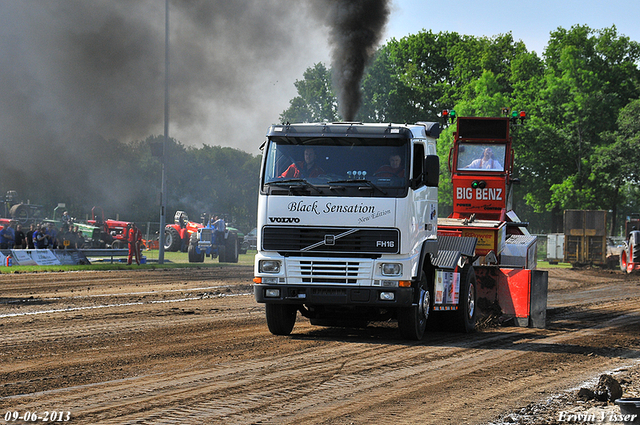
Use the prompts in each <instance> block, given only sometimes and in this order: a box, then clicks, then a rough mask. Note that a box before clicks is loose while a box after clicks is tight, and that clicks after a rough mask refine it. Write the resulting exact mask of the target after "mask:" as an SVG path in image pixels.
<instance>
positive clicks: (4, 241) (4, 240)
mask: <svg viewBox="0 0 640 425" xmlns="http://www.w3.org/2000/svg"><path fill="white" fill-rule="evenodd" d="M8 229H9V225H8V224H3V225H2V230H0V249H9V239H10V238H11V232H10V231H9V230H8ZM12 242H13V240H12Z"/></svg>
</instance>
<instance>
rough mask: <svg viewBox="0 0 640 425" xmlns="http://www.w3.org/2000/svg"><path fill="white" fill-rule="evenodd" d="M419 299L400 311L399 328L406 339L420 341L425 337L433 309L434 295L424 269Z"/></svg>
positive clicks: (419, 285) (419, 286)
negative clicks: (414, 303)
mask: <svg viewBox="0 0 640 425" xmlns="http://www.w3.org/2000/svg"><path fill="white" fill-rule="evenodd" d="M418 288H419V289H418V290H419V292H418V299H417V302H416V305H412V306H411V307H406V308H403V309H401V310H400V311H399V312H398V328H400V335H402V337H403V338H404V339H411V340H415V341H419V340H421V339H422V338H423V337H424V331H425V329H426V328H427V319H429V312H430V311H431V305H432V302H433V301H432V299H431V298H432V295H431V290H430V288H429V282H428V281H427V275H426V274H425V272H424V271H423V272H422V273H421V276H420V282H419V284H418Z"/></svg>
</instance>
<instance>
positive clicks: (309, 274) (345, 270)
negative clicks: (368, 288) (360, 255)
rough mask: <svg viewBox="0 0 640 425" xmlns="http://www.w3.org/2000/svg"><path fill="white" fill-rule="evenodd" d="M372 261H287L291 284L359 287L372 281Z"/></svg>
mask: <svg viewBox="0 0 640 425" xmlns="http://www.w3.org/2000/svg"><path fill="white" fill-rule="evenodd" d="M372 264H373V263H372V262H371V261H366V260H365V261H330V260H297V259H295V260H294V259H288V260H287V272H288V275H289V282H288V283H290V284H302V283H315V284H341V285H359V284H360V283H363V284H364V283H366V282H370V281H371V276H372V273H371V267H372Z"/></svg>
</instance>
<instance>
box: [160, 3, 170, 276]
mask: <svg viewBox="0 0 640 425" xmlns="http://www.w3.org/2000/svg"><path fill="white" fill-rule="evenodd" d="M164 15H165V23H164V140H163V141H162V183H161V185H160V235H159V236H160V240H159V242H160V246H159V247H158V264H164V227H165V225H166V212H167V175H166V162H167V161H166V157H167V155H166V154H167V144H168V142H169V0H165V11H164Z"/></svg>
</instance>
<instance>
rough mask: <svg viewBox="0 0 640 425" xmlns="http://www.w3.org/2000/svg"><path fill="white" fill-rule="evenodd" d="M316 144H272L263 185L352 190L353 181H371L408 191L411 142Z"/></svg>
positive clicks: (365, 141)
mask: <svg viewBox="0 0 640 425" xmlns="http://www.w3.org/2000/svg"><path fill="white" fill-rule="evenodd" d="M317 140H318V141H317V142H316V143H311V144H310V143H305V144H293V143H291V141H290V140H286V141H274V140H272V141H271V142H270V143H269V144H268V146H267V151H266V153H265V154H266V161H265V168H264V179H263V183H264V184H265V185H267V186H272V185H278V186H282V185H286V183H287V182H288V181H290V182H291V183H292V184H294V183H295V184H298V185H300V183H301V181H304V184H305V186H307V187H308V185H312V186H313V187H320V186H323V185H324V186H326V185H344V186H348V185H349V183H350V182H351V181H353V182H354V183H357V182H358V181H361V182H362V181H365V180H366V181H368V182H370V183H372V184H373V185H374V186H377V187H386V188H405V187H406V186H407V181H408V174H409V169H408V168H407V149H408V147H407V141H406V140H381V139H371V140H370V141H369V140H363V139H358V140H357V143H353V141H351V140H349V141H345V140H342V139H341V140H336V139H326V140H325V139H317Z"/></svg>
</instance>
